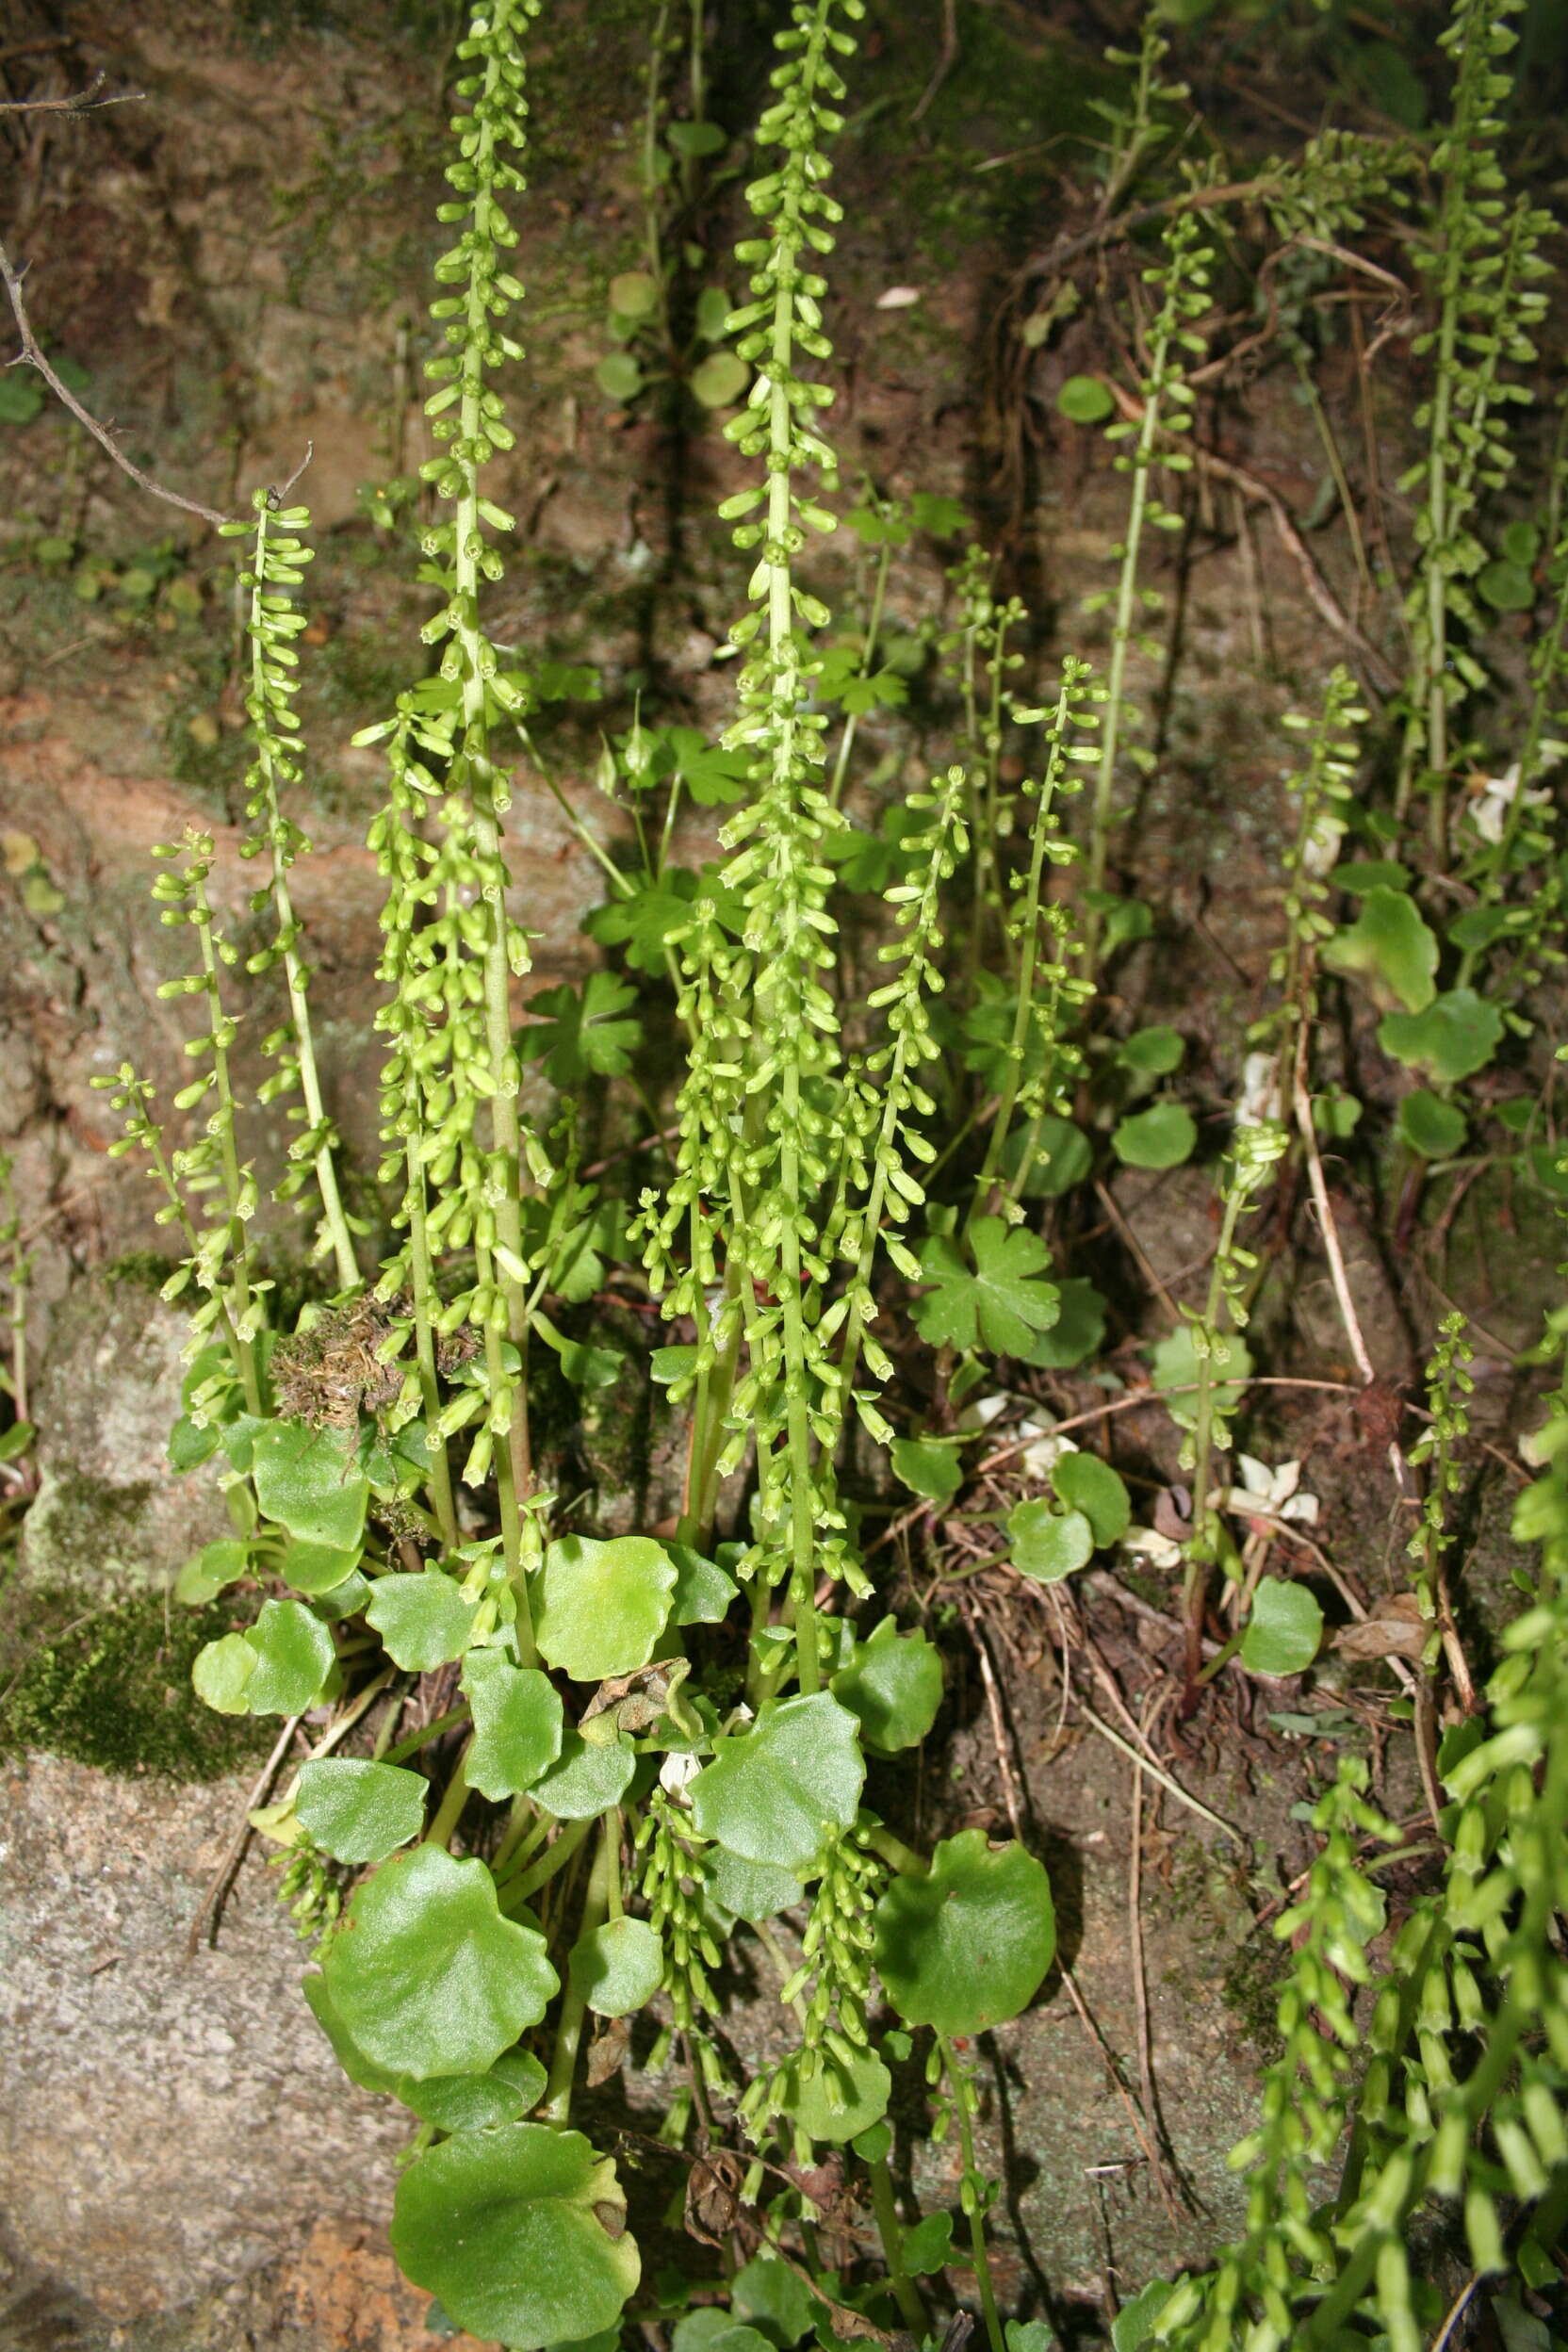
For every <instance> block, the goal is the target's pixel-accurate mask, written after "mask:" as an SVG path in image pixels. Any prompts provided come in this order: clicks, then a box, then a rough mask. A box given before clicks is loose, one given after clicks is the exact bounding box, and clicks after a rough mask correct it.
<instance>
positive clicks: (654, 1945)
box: [566, 1918, 664, 2017]
mask: <svg viewBox="0 0 1568 2352" xmlns="http://www.w3.org/2000/svg"><path fill="white" fill-rule="evenodd" d="M566 1966H567V1968H568V1969H569V1970H570V1972H571V1979H572V1983H573V1985H575V1986H576V1988H577V1990H578V1991H579V1992H580V1994H581V1996H582V1998H583V2000H584V2001H586V2002H587V2003H588V2006H589V2008H590V2009H592V2010H593V2011H594V2013H595V2015H596V2017H630V2015H631V2014H632V2012H633V2010H636V2009H642V2008H645V2007H646V2005H647V2003H648V2002H649V2001H651V2000H652V1999H653V1997H654V1995H655V1993H656V1992H657V1991H658V1990H659V1984H660V1979H661V1978H662V1975H663V1973H664V1947H663V1945H662V1943H661V1942H660V1940H659V1937H658V1935H657V1934H656V1933H655V1931H654V1929H652V1928H651V1927H650V1926H649V1925H648V1923H647V1921H646V1919H626V1918H621V1919H606V1920H605V1922H604V1925H603V1926H602V1927H596V1928H594V1929H592V1930H591V1932H590V1933H589V1934H588V1935H586V1936H579V1938H578V1940H577V1942H576V1943H575V1944H574V1945H573V1946H572V1951H571V1957H570V1959H569V1960H568V1961H567V1963H566Z"/></svg>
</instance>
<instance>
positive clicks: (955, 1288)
mask: <svg viewBox="0 0 1568 2352" xmlns="http://www.w3.org/2000/svg"><path fill="white" fill-rule="evenodd" d="M969 1242H970V1248H971V1250H972V1252H973V1258H974V1264H973V1267H972V1268H971V1267H970V1266H968V1265H967V1264H966V1263H965V1261H964V1257H963V1254H962V1252H961V1251H960V1250H959V1248H958V1246H957V1244H956V1242H955V1241H954V1240H953V1239H952V1238H951V1236H950V1235H948V1234H946V1233H938V1234H934V1235H933V1236H932V1237H931V1238H930V1239H929V1240H928V1241H926V1242H925V1244H924V1245H923V1248H922V1250H921V1253H920V1262H921V1269H922V1272H923V1274H924V1276H925V1279H926V1281H927V1282H930V1283H932V1284H933V1288H932V1289H930V1290H928V1291H927V1292H926V1293H925V1295H924V1296H923V1298H921V1299H916V1301H915V1307H914V1316H915V1327H916V1329H917V1330H918V1331H919V1332H920V1335H921V1337H922V1338H923V1339H925V1340H929V1341H930V1343H931V1345H932V1346H933V1347H934V1348H938V1347H941V1346H942V1345H943V1344H944V1343H946V1344H948V1345H951V1346H953V1347H955V1348H964V1349H966V1350H967V1349H970V1348H987V1349H988V1350H989V1352H990V1353H991V1354H992V1355H1016V1354H1019V1353H1021V1351H1022V1350H1024V1349H1026V1348H1028V1347H1029V1345H1030V1343H1031V1341H1032V1340H1033V1339H1034V1337H1035V1334H1036V1333H1037V1332H1038V1331H1049V1330H1050V1329H1051V1326H1052V1325H1053V1324H1054V1322H1055V1320H1056V1316H1057V1314H1058V1312H1059V1302H1058V1293H1057V1289H1056V1285H1055V1283H1054V1282H1052V1281H1050V1280H1049V1278H1048V1269H1049V1267H1050V1265H1051V1252H1050V1250H1048V1249H1047V1248H1046V1246H1045V1244H1044V1242H1043V1241H1042V1240H1041V1239H1040V1237H1039V1235H1038V1234H1037V1233H1030V1232H1029V1231H1028V1230H1027V1229H1026V1228H1025V1227H1023V1226H1021V1225H1008V1224H1007V1223H1006V1222H1005V1219H1003V1218H1002V1217H977V1218H976V1219H975V1221H974V1223H973V1225H972V1227H971V1228H970V1233H969Z"/></svg>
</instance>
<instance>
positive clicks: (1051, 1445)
mask: <svg viewBox="0 0 1568 2352" xmlns="http://www.w3.org/2000/svg"><path fill="white" fill-rule="evenodd" d="M1018 1435H1019V1437H1020V1439H1021V1440H1026V1441H1027V1443H1026V1444H1025V1445H1024V1446H1023V1451H1022V1452H1021V1454H1020V1456H1019V1458H1018V1459H1019V1467H1020V1469H1021V1471H1022V1472H1023V1474H1024V1476H1025V1478H1035V1479H1037V1480H1038V1481H1039V1483H1040V1484H1042V1485H1043V1484H1044V1482H1045V1480H1046V1479H1047V1478H1049V1477H1050V1476H1051V1473H1052V1472H1053V1470H1054V1468H1055V1467H1056V1464H1057V1463H1058V1462H1060V1461H1061V1459H1062V1456H1063V1455H1064V1454H1075V1453H1076V1452H1077V1451H1078V1447H1077V1445H1076V1443H1075V1441H1074V1440H1073V1439H1072V1438H1070V1437H1058V1436H1057V1435H1056V1427H1055V1423H1054V1422H1052V1421H1021V1422H1020V1423H1019V1425H1018Z"/></svg>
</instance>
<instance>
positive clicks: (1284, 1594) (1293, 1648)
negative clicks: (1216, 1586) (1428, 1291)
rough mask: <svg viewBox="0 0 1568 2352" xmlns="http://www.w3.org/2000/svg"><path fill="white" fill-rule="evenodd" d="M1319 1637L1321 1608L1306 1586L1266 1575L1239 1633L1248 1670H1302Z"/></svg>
mask: <svg viewBox="0 0 1568 2352" xmlns="http://www.w3.org/2000/svg"><path fill="white" fill-rule="evenodd" d="M1322 1640H1323V1611H1322V1610H1321V1609H1319V1608H1318V1606H1317V1602H1316V1600H1315V1598H1314V1596H1313V1594H1312V1593H1309V1592H1308V1590H1307V1588H1306V1586H1305V1585H1304V1584H1287V1583H1285V1582H1284V1581H1283V1579H1282V1578H1281V1577H1279V1576H1265V1578H1264V1580H1263V1582H1262V1583H1261V1584H1260V1585H1259V1587H1258V1589H1257V1591H1256V1592H1255V1593H1253V1595H1252V1614H1251V1615H1250V1618H1249V1619H1248V1621H1247V1630H1246V1632H1245V1633H1244V1634H1243V1635H1242V1637H1241V1662H1242V1664H1243V1665H1244V1666H1245V1667H1246V1668H1247V1670H1248V1672H1249V1674H1268V1675H1270V1676H1273V1677H1276V1678H1277V1677H1279V1676H1281V1675H1283V1674H1305V1673H1306V1670H1307V1668H1308V1667H1309V1666H1310V1665H1311V1664H1312V1662H1313V1659H1314V1658H1315V1657H1316V1656H1317V1652H1318V1648H1319V1646H1320V1644H1321V1642H1322Z"/></svg>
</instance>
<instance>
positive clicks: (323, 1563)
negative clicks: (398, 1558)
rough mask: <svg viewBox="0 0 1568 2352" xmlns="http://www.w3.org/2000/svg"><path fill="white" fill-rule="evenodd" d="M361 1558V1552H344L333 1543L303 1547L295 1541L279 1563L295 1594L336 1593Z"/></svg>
mask: <svg viewBox="0 0 1568 2352" xmlns="http://www.w3.org/2000/svg"><path fill="white" fill-rule="evenodd" d="M360 1557H361V1555H360V1554H359V1552H358V1551H351V1552H341V1551H338V1550H337V1549H336V1547H335V1545H333V1544H302V1543H301V1542H300V1541H299V1540H298V1538H295V1539H294V1540H292V1541H291V1542H290V1543H289V1544H288V1546H287V1548H286V1551H285V1553H284V1556H283V1559H282V1560H281V1561H280V1562H279V1573H280V1574H281V1575H282V1577H283V1580H284V1582H285V1584H288V1585H292V1586H293V1588H294V1590H295V1592H296V1593H310V1594H312V1595H315V1594H317V1593H335V1592H336V1590H337V1588H338V1586H339V1585H341V1584H346V1583H347V1582H348V1580H349V1578H350V1577H351V1576H352V1575H353V1572H354V1570H355V1569H356V1568H357V1567H358V1566H359V1562H360Z"/></svg>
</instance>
